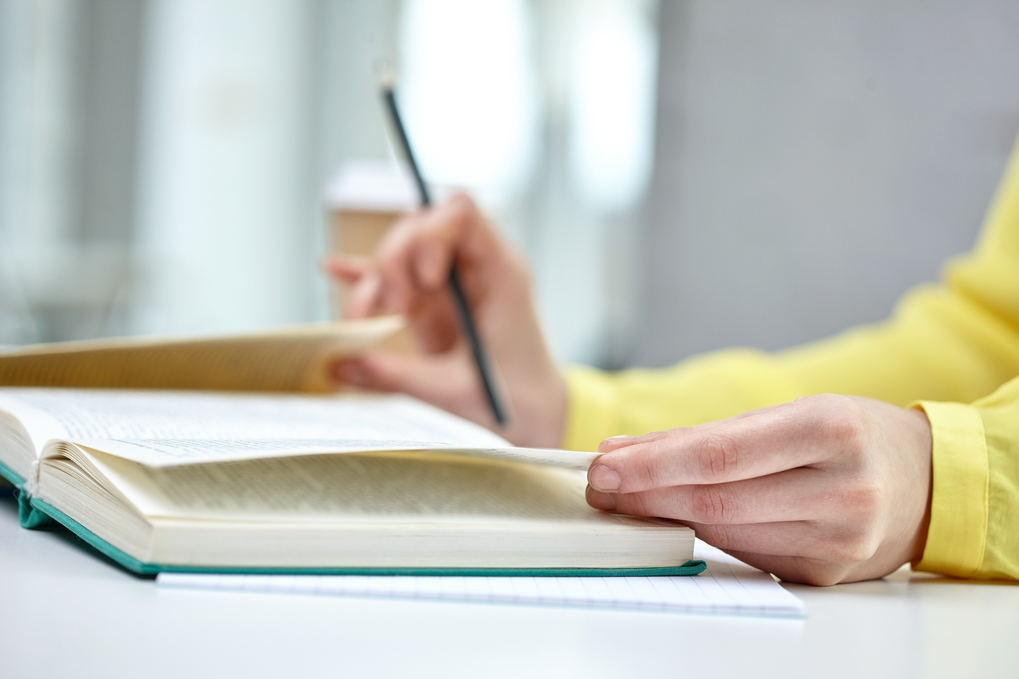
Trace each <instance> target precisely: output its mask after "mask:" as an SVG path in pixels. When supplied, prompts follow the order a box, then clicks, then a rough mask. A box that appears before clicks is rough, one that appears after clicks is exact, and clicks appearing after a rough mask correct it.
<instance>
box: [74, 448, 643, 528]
mask: <svg viewBox="0 0 1019 679" xmlns="http://www.w3.org/2000/svg"><path fill="white" fill-rule="evenodd" d="M85 453H86V454H87V455H88V458H89V460H90V461H91V462H92V463H93V464H94V465H95V466H96V467H97V468H98V470H99V471H100V472H101V473H102V474H103V475H104V476H106V477H107V478H109V479H110V480H111V481H112V482H113V484H114V485H115V486H116V488H117V489H118V491H119V492H121V493H123V495H124V496H125V497H126V498H127V499H128V500H129V501H130V502H131V503H132V504H134V505H135V506H136V507H137V508H138V509H139V510H140V511H141V512H142V513H143V514H145V515H146V516H150V517H173V518H193V519H202V520H237V521H337V520H343V521H356V522H358V523H374V522H394V521H400V522H403V523H406V522H411V523H413V522H414V521H422V520H425V521H429V520H431V521H434V520H437V519H440V518H441V519H443V520H457V519H461V520H471V521H473V522H478V521H481V522H484V523H493V524H494V523H507V522H511V523H515V522H521V521H525V522H527V521H550V520H554V521H559V522H563V521H565V522H590V521H592V520H594V521H596V522H598V523H603V524H606V525H628V520H626V519H623V518H622V517H613V516H611V515H607V514H603V513H602V512H599V511H597V510H595V509H593V508H592V507H590V506H589V505H588V504H587V502H586V501H585V499H584V488H585V486H586V480H585V478H584V475H583V474H582V473H579V472H576V471H573V470H566V469H556V468H552V467H538V466H532V465H517V464H508V463H504V462H497V461H489V460H479V459H471V458H464V457H455V456H449V455H444V454H428V453H426V454H419V455H415V454H409V453H381V454H369V455H365V454H352V455H320V456H305V457H286V458H269V459H259V460H245V461H239V462H224V463H215V464H203V465H190V466H185V467H166V468H154V467H145V466H143V465H139V464H136V463H132V462H129V461H126V460H122V459H118V458H114V457H112V456H107V455H103V454H102V453H97V452H94V451H85Z"/></svg>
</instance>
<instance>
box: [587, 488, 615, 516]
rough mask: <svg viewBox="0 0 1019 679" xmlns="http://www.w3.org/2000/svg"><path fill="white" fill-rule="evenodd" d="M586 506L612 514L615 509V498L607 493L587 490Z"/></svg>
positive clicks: (592, 489) (591, 489)
mask: <svg viewBox="0 0 1019 679" xmlns="http://www.w3.org/2000/svg"><path fill="white" fill-rule="evenodd" d="M587 504H589V505H591V506H592V507H594V508H595V509H600V510H602V511H603V512H613V511H615V509H616V498H614V497H613V496H612V495H610V494H608V493H599V492H598V491H596V490H595V489H594V488H588V489H587Z"/></svg>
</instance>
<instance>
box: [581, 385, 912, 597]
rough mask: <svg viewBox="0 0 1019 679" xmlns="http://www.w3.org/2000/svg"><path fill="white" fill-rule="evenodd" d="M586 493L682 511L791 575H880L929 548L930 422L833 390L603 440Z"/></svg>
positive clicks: (653, 512)
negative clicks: (702, 421) (697, 423)
mask: <svg viewBox="0 0 1019 679" xmlns="http://www.w3.org/2000/svg"><path fill="white" fill-rule="evenodd" d="M600 452H602V453H604V455H602V456H601V457H599V458H598V459H596V460H595V461H594V463H593V464H592V465H591V468H590V470H589V471H588V483H589V484H590V485H589V487H588V490H587V499H588V502H589V503H590V504H591V505H592V506H594V507H596V508H598V509H602V510H604V511H608V512H616V513H620V514H634V515H644V516H657V517H665V518H672V519H678V520H679V521H681V522H682V523H685V524H687V525H689V526H690V527H691V528H693V529H694V531H695V532H696V533H697V536H698V537H699V538H701V539H702V540H704V541H706V542H709V543H711V544H713V545H715V546H716V547H719V548H720V549H722V550H724V551H726V552H728V553H730V554H732V555H733V556H735V557H736V558H738V559H741V560H742V561H745V562H746V563H748V564H750V565H752V566H756V567H757V568H760V569H762V570H765V571H768V572H769V573H774V574H775V575H777V576H779V577H780V578H782V579H783V580H788V581H791V582H803V583H808V584H812V585H831V584H835V583H838V582H850V581H855V580H866V579H871V578H879V577H882V576H884V575H887V574H888V573H891V572H892V571H894V570H896V569H897V568H899V566H901V565H902V564H904V563H906V562H907V561H910V560H917V559H919V558H920V556H921V555H922V554H923V548H924V544H925V542H926V536H927V524H928V523H929V521H930V519H929V515H930V509H929V497H930V485H931V429H930V423H929V422H928V421H927V417H926V416H925V415H924V413H923V411H920V410H905V409H903V408H898V407H896V406H892V405H889V404H887V403H883V402H881V401H875V400H871V399H866V398H860V397H851V396H834V395H830V394H825V395H820V396H809V397H804V398H800V399H797V400H796V401H793V402H792V403H787V404H784V405H780V406H773V407H771V408H765V409H763V410H757V411H754V412H750V413H745V414H743V415H739V416H737V417H734V418H731V419H728V420H722V421H719V422H711V423H708V424H704V425H700V426H695V427H687V428H678V429H672V430H670V431H666V432H653V433H650V434H647V435H645V436H639V437H630V436H620V437H615V438H610V439H607V440H606V441H604V442H602V444H601V447H600Z"/></svg>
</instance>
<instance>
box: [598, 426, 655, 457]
mask: <svg viewBox="0 0 1019 679" xmlns="http://www.w3.org/2000/svg"><path fill="white" fill-rule="evenodd" d="M667 434H668V432H664V431H652V432H648V433H647V434H644V435H643V436H625V435H624V436H612V437H610V438H607V439H605V440H604V441H602V442H601V443H599V444H598V452H599V453H610V452H612V451H613V450H618V449H619V448H624V447H626V446H633V445H637V444H638V443H648V442H650V441H657V440H658V439H660V438H662V437H664V436H666V435H667Z"/></svg>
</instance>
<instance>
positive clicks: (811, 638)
mask: <svg viewBox="0 0 1019 679" xmlns="http://www.w3.org/2000/svg"><path fill="white" fill-rule="evenodd" d="M788 587H789V589H791V590H792V591H794V592H795V593H796V594H797V595H799V596H800V597H802V598H803V599H804V601H805V602H806V606H807V619H806V620H800V621H793V620H769V619H759V618H736V617H723V616H706V615H680V614H664V613H643V612H619V611H602V610H584V609H556V608H541V607H522V606H520V607H518V606H493V605H484V604H468V603H464V604H460V603H431V602H423V601H390V600H378V599H371V600H369V599H345V598H325V597H311V596H285V595H258V594H242V593H227V592H201V591H187V590H166V589H157V588H156V586H155V584H154V582H153V581H152V580H149V579H142V578H137V577H134V576H132V575H130V574H128V573H126V572H125V571H123V570H120V569H119V568H117V567H116V566H113V565H111V564H110V563H109V562H106V561H103V560H101V559H100V558H97V557H96V556H95V555H94V554H92V553H89V552H87V551H85V550H84V549H82V548H81V547H80V546H79V543H77V540H76V538H74V537H73V536H71V535H69V534H68V533H65V532H46V531H28V530H23V529H21V528H20V527H19V526H18V524H17V512H16V506H15V503H14V501H13V500H12V499H11V498H9V497H5V498H2V499H0V611H2V613H3V614H2V616H0V676H4V677H16V676H20V677H71V676H74V677H103V678H104V679H110V678H114V677H140V676H145V677H185V676H201V677H214V676H224V677H226V676H243V677H246V678H250V679H255V678H257V677H273V678H274V679H278V678H279V677H286V676H290V677H315V676H322V675H329V676H334V675H335V676H340V675H342V676H373V677H385V676H408V675H413V676H419V677H431V676H442V677H459V676H472V677H501V676H506V677H523V676H555V677H583V678H584V679H592V678H594V677H613V678H614V679H616V678H618V677H625V676H631V677H654V676H678V675H680V674H683V675H687V676H717V677H727V676H743V677H748V678H749V677H753V678H754V679H763V678H765V677H799V676H803V677H817V676H822V675H823V676H826V677H853V679H860V678H861V677H867V678H869V677H884V676H889V677H891V676H894V677H897V678H905V677H952V678H953V679H958V677H1000V676H1016V675H1017V674H1019V643H1017V642H1016V639H1015V637H1016V630H1019V587H1015V586H1010V585H986V584H968V583H962V582H955V581H949V580H941V579H936V578H930V577H927V576H921V575H911V574H909V573H906V572H900V573H897V574H895V575H894V576H892V577H891V578H889V579H885V580H881V581H877V582H867V583H856V584H851V585H839V586H837V587H830V588H826V589H815V588H810V587H803V586H797V585H789V586H788ZM819 668H824V669H823V672H819Z"/></svg>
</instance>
